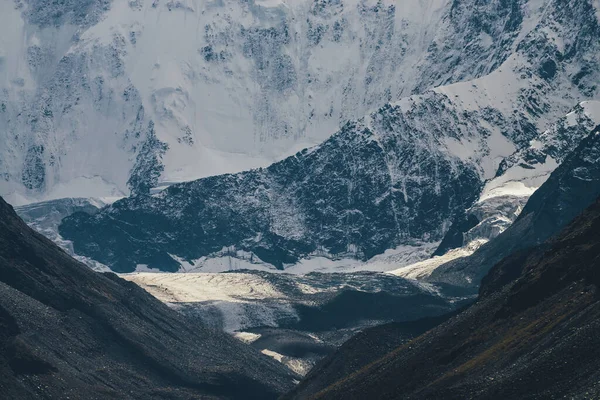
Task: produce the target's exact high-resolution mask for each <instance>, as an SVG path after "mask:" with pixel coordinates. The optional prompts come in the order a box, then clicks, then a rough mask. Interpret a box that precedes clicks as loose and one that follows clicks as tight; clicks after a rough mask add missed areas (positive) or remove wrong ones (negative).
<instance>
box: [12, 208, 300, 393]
mask: <svg viewBox="0 0 600 400" xmlns="http://www.w3.org/2000/svg"><path fill="white" fill-rule="evenodd" d="M294 378H295V376H294V375H293V374H292V373H291V372H289V370H287V369H286V368H285V367H283V366H282V365H281V364H279V363H277V362H275V361H273V360H271V359H270V358H268V357H266V356H263V355H261V354H259V353H258V352H256V351H255V350H253V349H251V348H250V347H249V346H246V345H244V344H242V343H240V342H238V341H236V340H235V339H233V338H231V337H230V336H228V335H226V334H225V333H221V332H216V331H213V330H210V329H208V328H206V327H204V326H202V325H200V324H197V323H192V322H189V321H187V320H185V319H184V318H183V317H182V316H181V315H180V314H179V313H177V312H175V311H173V310H171V309H169V308H168V307H167V306H166V305H164V304H162V303H161V302H160V301H158V300H157V299H155V298H154V297H152V296H151V295H149V294H148V293H147V292H145V291H144V290H143V289H141V288H139V287H138V286H137V285H135V284H133V283H129V282H126V281H124V280H122V279H120V278H119V277H117V276H116V275H114V274H105V275H102V274H99V273H96V272H93V271H91V270H90V269H89V268H87V267H85V266H84V265H83V264H81V263H79V262H77V261H75V260H74V259H72V258H71V257H69V256H68V255H67V254H66V253H64V252H63V251H62V250H60V249H59V248H58V247H57V246H56V245H54V244H53V243H52V242H51V241H50V240H48V239H46V238H44V237H43V236H42V235H40V234H38V233H35V232H34V231H33V230H32V229H30V228H29V227H28V226H27V225H25V223H24V222H23V221H22V220H21V219H19V218H18V217H17V215H16V214H15V213H14V210H13V209H12V207H11V206H9V205H8V204H7V203H5V202H4V200H2V199H1V198H0V393H1V394H2V395H1V396H0V397H2V398H4V399H50V398H53V399H58V398H60V399H66V398H70V399H130V398H132V399H186V400H187V399H199V398H203V399H204V398H227V399H229V398H231V399H233V398H244V399H248V398H256V399H268V398H272V399H274V398H277V397H278V396H279V395H280V394H282V393H284V392H285V391H287V390H290V389H291V388H292V386H293V379H294Z"/></svg>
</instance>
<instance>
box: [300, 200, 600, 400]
mask: <svg viewBox="0 0 600 400" xmlns="http://www.w3.org/2000/svg"><path fill="white" fill-rule="evenodd" d="M599 331H600V200H597V201H596V202H595V203H594V204H593V205H592V206H591V207H589V208H588V209H587V210H585V211H584V213H583V214H581V215H580V216H579V217H577V218H576V219H575V220H574V221H573V222H572V223H571V224H570V225H568V227H567V228H565V229H564V230H563V231H562V233H561V234H559V235H558V236H556V237H554V238H553V239H550V240H549V241H547V242H546V243H544V244H542V245H539V246H536V247H534V248H530V249H528V250H524V251H520V252H517V253H515V254H513V255H512V256H509V257H507V258H505V259H504V260H503V261H502V262H500V263H499V264H497V265H496V266H495V267H494V268H493V269H492V270H491V271H490V273H489V274H488V275H487V276H486V278H485V279H484V280H483V282H482V286H481V290H480V298H479V300H478V302H477V303H476V304H475V305H473V306H472V307H470V308H468V309H467V310H465V311H464V312H462V313H460V314H459V315H458V316H456V317H454V318H452V319H450V320H449V321H447V322H445V323H443V324H441V325H439V326H438V327H436V328H434V329H433V330H431V331H429V332H427V333H425V334H424V335H422V336H420V337H418V338H417V339H415V340H413V341H411V342H409V343H407V344H405V345H403V346H401V347H399V348H397V349H396V350H394V351H392V352H390V353H388V354H387V355H386V356H385V357H383V358H381V359H379V360H378V361H376V362H374V363H371V364H369V365H367V366H366V367H364V368H362V369H360V370H359V371H358V372H356V373H354V374H351V375H348V376H346V377H345V378H343V379H339V380H337V381H336V382H326V385H323V384H322V383H323V382H318V379H319V376H320V373H319V371H312V372H311V374H310V375H309V379H307V380H306V381H304V382H302V383H301V384H300V386H299V387H298V388H297V389H296V390H295V391H294V393H293V394H292V395H290V396H289V398H297V399H306V398H320V399H338V398H339V399H341V398H343V399H365V398H378V399H388V398H403V399H440V398H443V399H467V398H477V399H516V398H518V399H551V398H563V397H568V398H598V396H600V335H598V332H599ZM342 350H343V349H342ZM364 350H365V349H361V351H364ZM340 353H341V354H340V355H338V357H346V358H348V357H350V356H351V355H348V354H343V351H340ZM321 372H322V373H323V374H326V373H327V371H321ZM311 377H312V381H311ZM315 380H316V382H315Z"/></svg>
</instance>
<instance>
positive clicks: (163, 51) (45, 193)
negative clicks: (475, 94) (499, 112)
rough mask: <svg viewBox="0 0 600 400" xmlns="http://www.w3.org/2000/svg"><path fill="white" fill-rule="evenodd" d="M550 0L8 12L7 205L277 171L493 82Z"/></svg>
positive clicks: (28, 6)
mask: <svg viewBox="0 0 600 400" xmlns="http://www.w3.org/2000/svg"><path fill="white" fill-rule="evenodd" d="M546 3H548V2H542V1H524V0H521V1H514V2H505V1H499V0H496V1H492V2H488V3H485V4H483V3H482V4H479V3H478V4H471V3H470V2H465V1H453V2H450V0H419V1H413V0H410V1H409V0H396V1H390V0H385V1H383V0H382V1H378V2H376V1H374V0H302V1H288V0H282V1H273V2H271V1H250V2H247V1H237V0H226V1H205V0H185V1H183V0H182V1H166V0H165V1H161V0H154V1H150V0H132V1H126V0H112V1H111V0H87V1H86V2H84V3H80V2H64V3H60V4H59V3H55V2H52V1H49V0H17V1H15V2H14V3H11V2H10V1H4V2H2V4H1V5H0V7H1V9H0V11H1V12H0V22H1V23H0V27H1V28H0V29H1V31H0V33H1V35H0V36H1V37H2V39H1V40H0V135H2V136H0V139H1V140H2V143H3V146H2V147H1V148H0V151H1V153H0V173H1V174H2V179H0V194H3V195H9V196H10V199H11V201H12V202H13V203H25V202H29V201H31V200H34V199H38V200H39V199H51V198H59V197H92V196H93V197H101V196H122V195H126V194H129V193H130V192H131V190H133V191H140V190H141V191H144V190H147V189H148V187H154V186H157V185H158V186H165V185H168V184H170V183H172V182H180V181H183V180H190V179H193V178H198V177H203V176H209V175H215V174H219V173H225V172H236V171H240V170H243V169H248V168H252V167H257V166H265V165H267V164H269V163H270V162H271V161H273V160H277V159H280V158H283V157H284V156H286V155H289V154H293V153H294V152H295V151H297V150H298V149H300V148H302V147H304V146H306V145H311V144H316V143H319V142H321V141H322V140H324V139H326V138H327V137H329V135H331V134H333V133H334V132H336V131H337V130H338V129H339V127H341V126H342V125H343V124H344V123H345V122H346V121H347V120H350V119H355V118H359V117H361V116H363V115H365V114H367V113H368V112H369V111H370V110H373V109H376V108H378V107H380V106H382V105H383V104H384V103H385V102H388V101H394V100H397V99H400V98H402V97H404V96H407V95H409V94H411V93H413V92H424V91H425V90H426V89H427V88H430V87H433V86H438V85H442V84H447V83H450V82H456V81H459V80H465V79H470V78H474V77H477V76H484V75H485V74H487V73H489V72H490V71H492V70H494V69H495V68H496V67H497V66H499V65H500V64H501V63H502V62H503V61H505V60H506V59H507V58H508V57H509V56H510V54H512V53H513V52H514V51H516V50H517V48H518V47H519V46H520V43H521V42H520V41H521V40H522V39H523V37H524V36H525V35H526V34H527V32H528V31H530V30H531V29H533V27H536V26H537V24H538V21H539V20H540V18H541V16H542V15H543V12H544V9H545V8H546Z"/></svg>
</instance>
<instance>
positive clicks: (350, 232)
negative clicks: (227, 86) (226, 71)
mask: <svg viewBox="0 0 600 400" xmlns="http://www.w3.org/2000/svg"><path fill="white" fill-rule="evenodd" d="M444 99H445V97H444V96H440V95H433V96H430V98H428V99H425V100H424V101H423V103H422V104H419V105H415V106H414V107H413V110H412V112H411V113H410V115H405V114H404V113H402V112H401V110H400V107H399V106H387V107H384V108H382V109H381V110H379V111H377V112H376V113H374V114H373V115H372V116H371V117H370V124H367V123H366V122H365V121H359V122H354V123H349V124H347V125H346V126H345V127H344V128H343V129H342V130H341V131H340V132H339V133H337V134H336V135H334V136H333V137H332V138H331V139H329V140H327V141H326V142H325V143H323V144H322V145H320V146H318V147H317V148H315V149H309V150H304V151H302V152H300V153H298V154H296V155H295V156H293V157H290V158H287V159H285V160H284V161H281V162H279V163H276V164H274V165H272V166H270V167H268V168H266V169H259V170H253V171H248V172H243V173H239V174H233V175H222V176H215V177H210V178H206V179H201V180H198V181H194V182H189V183H182V184H177V185H173V186H171V187H169V188H168V189H166V190H164V191H162V192H160V193H158V194H156V195H154V196H142V195H140V196H136V197H132V198H128V199H123V200H121V201H118V202H116V203H114V204H113V205H111V206H109V207H108V208H106V209H104V210H102V211H101V212H99V213H98V214H95V215H93V216H90V215H88V214H85V213H77V214H74V215H72V216H70V217H67V218H65V219H64V220H63V223H62V224H61V226H60V233H61V235H62V236H63V237H65V238H67V239H69V240H73V243H74V249H75V252H76V253H77V254H81V255H86V256H89V257H91V258H93V259H95V260H98V261H100V262H102V263H104V264H106V265H108V266H109V267H111V268H112V269H113V270H115V271H120V272H123V271H132V270H134V269H135V267H136V265H137V264H146V265H149V266H150V267H153V268H159V269H162V270H166V271H176V270H177V269H178V268H179V263H178V262H177V261H175V260H174V259H173V258H172V257H171V256H170V255H171V254H173V255H177V256H179V257H181V258H183V259H185V260H190V261H191V260H195V259H199V258H200V257H202V256H208V255H211V254H213V253H216V252H219V251H221V250H222V249H223V248H224V247H233V248H234V249H235V250H244V251H247V252H251V253H253V254H255V255H256V256H257V257H258V258H260V259H261V260H262V261H265V262H268V263H271V264H273V265H275V266H277V267H279V268H281V267H282V266H283V265H284V264H288V263H294V262H296V261H298V259H300V258H302V257H304V256H307V255H309V254H324V255H327V256H330V257H333V258H335V257H344V256H353V257H357V258H360V259H368V258H371V257H373V256H375V255H377V254H380V253H383V252H384V251H385V250H386V249H389V248H393V247H396V246H397V245H399V244H402V243H406V242H407V241H409V240H411V239H413V240H414V239H417V240H422V239H426V240H436V239H441V238H442V236H443V235H444V233H445V227H446V226H447V225H449V220H450V218H451V216H453V215H455V214H456V213H457V212H458V211H459V210H464V209H465V208H467V207H468V206H470V205H471V204H472V202H473V201H474V200H475V199H476V197H477V195H478V193H479V191H480V188H481V178H480V176H479V174H478V172H477V170H476V167H475V166H474V165H473V164H470V163H467V162H463V161H461V160H460V159H458V158H457V157H454V156H452V155H450V154H447V153H444V151H443V150H441V149H440V148H442V147H443V146H442V144H441V141H443V140H444V137H445V136H446V135H447V134H448V133H447V132H445V131H444V129H443V127H442V126H443V123H444V122H447V123H448V124H453V123H455V121H454V118H455V116H453V115H452V114H449V113H447V112H446V110H445V106H444V104H443V102H444ZM439 101H442V105H440V104H439V103H438V102H439ZM434 116H435V117H439V121H438V122H437V123H436V126H429V127H428V128H427V130H426V131H423V130H422V129H421V127H420V125H419V124H418V123H416V122H415V121H418V120H419V119H420V118H427V119H429V118H434ZM480 117H481V116H480V115H468V116H467V117H466V118H468V119H467V120H466V121H465V122H464V123H465V124H468V125H472V126H473V129H475V130H477V129H481V130H482V131H483V132H485V128H483V127H482V122H478V121H479V118H480ZM442 187H443V190H442ZM433 210H435V212H432V211H433Z"/></svg>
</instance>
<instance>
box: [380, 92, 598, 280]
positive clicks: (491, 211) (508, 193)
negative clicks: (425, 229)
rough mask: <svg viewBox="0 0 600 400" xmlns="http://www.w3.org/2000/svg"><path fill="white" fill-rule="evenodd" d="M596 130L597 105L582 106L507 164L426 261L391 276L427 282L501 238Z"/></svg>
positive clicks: (402, 269) (504, 163) (401, 268)
mask: <svg viewBox="0 0 600 400" xmlns="http://www.w3.org/2000/svg"><path fill="white" fill-rule="evenodd" d="M598 125H600V102H598V101H586V102H583V103H581V104H579V105H578V106H577V107H575V109H574V110H573V111H572V112H570V113H569V114H567V115H566V116H565V117H563V118H561V119H560V120H559V121H558V122H557V123H556V124H554V125H552V126H551V127H550V129H548V130H547V131H546V132H544V133H543V134H541V135H539V136H538V137H537V138H536V139H534V140H532V141H531V143H530V145H529V146H528V147H525V148H523V149H521V150H519V151H518V152H516V153H515V154H513V155H511V156H510V157H508V158H506V159H505V160H504V161H503V162H502V164H501V166H500V168H499V170H498V173H497V176H496V177H495V178H493V179H491V180H489V181H488V182H487V183H486V185H485V187H484V188H483V190H482V192H481V195H480V198H479V200H478V201H477V202H476V203H475V204H474V205H473V206H471V207H470V208H469V209H467V210H466V211H465V213H464V214H461V215H460V216H459V217H458V218H456V219H455V220H454V221H453V225H452V226H451V227H450V229H449V231H448V232H447V234H446V236H445V237H444V239H443V240H442V242H441V243H440V245H439V247H438V248H437V249H436V251H435V252H434V253H433V257H432V258H430V259H428V260H423V261H419V262H417V263H414V264H409V265H406V264H405V265H402V266H401V267H400V268H398V269H397V270H393V271H390V272H391V273H393V274H395V275H398V276H402V277H405V278H413V279H425V278H427V277H429V275H431V274H432V273H433V271H434V270H435V269H437V268H438V267H440V266H442V265H444V264H446V263H450V262H451V261H453V260H456V259H458V258H463V257H467V256H470V255H471V254H473V253H474V252H475V251H476V250H478V249H479V247H481V246H482V245H483V244H485V243H487V242H488V241H490V240H492V239H494V238H496V237H497V236H498V235H500V234H501V233H502V232H504V231H505V230H506V229H507V228H508V227H510V226H511V224H512V223H513V222H514V221H515V220H516V219H517V218H518V217H519V215H520V214H521V211H522V210H523V208H524V207H525V205H526V203H527V200H528V199H529V197H530V196H531V194H533V193H534V192H535V191H536V190H537V189H538V188H539V187H540V186H542V185H543V184H544V182H546V180H547V179H548V178H549V177H550V175H551V173H552V172H553V171H554V170H555V169H556V168H557V166H558V165H560V164H561V163H562V162H563V161H564V159H565V158H566V157H567V156H569V155H570V154H571V152H573V150H575V148H576V147H577V146H578V145H579V143H580V142H581V141H582V139H584V138H586V137H587V136H588V135H589V134H590V133H591V132H592V131H593V130H594V128H596V127H597V126H598Z"/></svg>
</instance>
